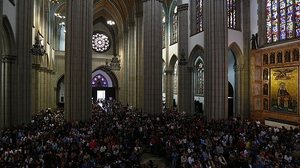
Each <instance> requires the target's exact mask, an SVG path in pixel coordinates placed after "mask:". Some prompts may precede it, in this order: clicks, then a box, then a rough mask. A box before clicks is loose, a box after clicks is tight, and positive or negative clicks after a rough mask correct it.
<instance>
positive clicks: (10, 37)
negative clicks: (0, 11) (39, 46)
mask: <svg viewBox="0 0 300 168" xmlns="http://www.w3.org/2000/svg"><path fill="white" fill-rule="evenodd" d="M2 22H3V31H2V33H3V36H2V37H3V40H4V42H5V43H2V45H4V46H3V51H4V52H3V51H2V54H3V55H11V56H12V55H13V56H16V50H15V49H14V46H16V42H15V37H14V32H13V29H12V27H11V24H10V22H9V19H8V17H7V16H5V15H4V16H3V19H2Z"/></svg>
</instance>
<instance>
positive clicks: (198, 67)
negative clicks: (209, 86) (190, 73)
mask: <svg viewBox="0 0 300 168" xmlns="http://www.w3.org/2000/svg"><path fill="white" fill-rule="evenodd" d="M194 66H195V73H194V86H195V94H196V95H201V96H203V95H204V64H203V60H202V59H201V57H198V59H197V60H196V62H195V65H194Z"/></svg>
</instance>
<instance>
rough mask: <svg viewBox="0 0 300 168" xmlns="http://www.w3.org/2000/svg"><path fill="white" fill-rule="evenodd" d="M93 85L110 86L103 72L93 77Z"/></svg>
mask: <svg viewBox="0 0 300 168" xmlns="http://www.w3.org/2000/svg"><path fill="white" fill-rule="evenodd" d="M92 87H108V82H107V79H106V78H105V77H104V76H103V75H101V74H98V75H96V76H95V77H94V78H93V79H92Z"/></svg>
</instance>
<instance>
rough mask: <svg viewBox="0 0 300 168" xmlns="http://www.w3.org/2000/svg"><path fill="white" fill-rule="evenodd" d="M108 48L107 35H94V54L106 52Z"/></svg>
mask: <svg viewBox="0 0 300 168" xmlns="http://www.w3.org/2000/svg"><path fill="white" fill-rule="evenodd" d="M109 47H110V40H109V38H108V36H107V35H105V34H103V33H95V34H93V37H92V48H93V50H95V51H96V52H101V53H102V52H105V51H108V50H109Z"/></svg>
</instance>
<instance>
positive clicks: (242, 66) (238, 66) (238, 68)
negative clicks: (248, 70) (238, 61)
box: [233, 65, 244, 72]
mask: <svg viewBox="0 0 300 168" xmlns="http://www.w3.org/2000/svg"><path fill="white" fill-rule="evenodd" d="M233 69H234V71H235V72H238V71H242V70H244V65H234V66H233Z"/></svg>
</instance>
